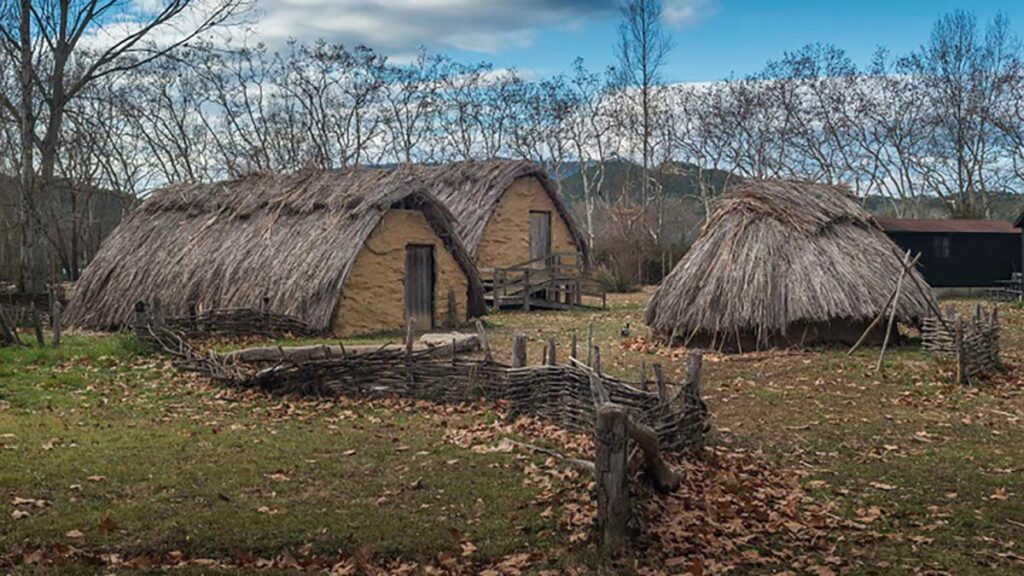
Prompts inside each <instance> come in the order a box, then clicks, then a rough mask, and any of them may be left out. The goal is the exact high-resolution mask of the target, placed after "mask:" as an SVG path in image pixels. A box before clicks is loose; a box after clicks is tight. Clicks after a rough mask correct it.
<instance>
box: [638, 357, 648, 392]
mask: <svg viewBox="0 0 1024 576" xmlns="http://www.w3.org/2000/svg"><path fill="white" fill-rule="evenodd" d="M640 389H641V390H643V391H644V392H647V391H649V390H650V386H648V385H647V360H640Z"/></svg>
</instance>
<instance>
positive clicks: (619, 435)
mask: <svg viewBox="0 0 1024 576" xmlns="http://www.w3.org/2000/svg"><path fill="white" fill-rule="evenodd" d="M628 420H629V418H628V416H627V415H626V411H625V409H624V408H623V407H621V406H618V405H615V404H604V405H603V406H601V407H600V408H599V409H598V410H597V425H596V431H595V434H594V444H595V457H594V475H595V478H596V487H595V490H596V491H597V533H598V538H599V545H600V548H601V552H602V553H604V554H606V555H610V556H614V555H617V554H620V553H621V552H622V551H623V550H624V549H625V547H626V544H627V542H628V540H629V521H630V510H631V507H630V501H629V477H628V474H629V470H628V462H627V461H626V456H627V453H626V448H627V442H626V439H627V426H628Z"/></svg>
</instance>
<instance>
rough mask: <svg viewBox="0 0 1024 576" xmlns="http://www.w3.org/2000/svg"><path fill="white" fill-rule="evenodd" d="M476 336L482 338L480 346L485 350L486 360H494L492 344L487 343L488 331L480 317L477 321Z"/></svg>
mask: <svg viewBox="0 0 1024 576" xmlns="http://www.w3.org/2000/svg"><path fill="white" fill-rule="evenodd" d="M476 336H477V338H479V339H480V348H481V349H482V350H483V351H484V361H485V362H494V356H493V355H491V346H490V345H489V344H488V343H487V331H485V330H484V323H483V322H481V321H480V320H479V319H478V320H477V321H476Z"/></svg>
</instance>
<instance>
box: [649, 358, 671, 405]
mask: <svg viewBox="0 0 1024 576" xmlns="http://www.w3.org/2000/svg"><path fill="white" fill-rule="evenodd" d="M651 368H653V369H654V383H655V384H657V386H658V399H659V400H661V401H662V402H668V389H667V388H666V386H665V372H664V371H663V370H662V368H661V364H655V365H654V366H652V367H651Z"/></svg>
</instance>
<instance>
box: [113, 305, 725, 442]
mask: <svg viewBox="0 0 1024 576" xmlns="http://www.w3.org/2000/svg"><path fill="white" fill-rule="evenodd" d="M136 312H137V320H136V322H135V325H134V326H133V328H134V330H135V332H136V334H137V335H138V336H139V337H140V338H141V339H143V340H144V341H146V342H148V343H149V344H150V345H152V346H153V347H155V348H156V349H158V350H161V351H163V352H165V353H167V354H169V355H170V356H171V357H172V358H173V359H174V362H175V364H176V365H177V366H178V367H179V368H181V369H184V370H189V371H194V372H198V373H201V374H204V375H206V376H209V377H210V378H213V379H215V380H218V381H220V382H222V383H225V384H227V385H230V386H236V387H240V388H254V389H260V390H265V391H268V392H272V393H279V394H287V393H298V394H306V395H315V396H348V397H374V396H391V395H394V396H401V397H407V398H415V399H422V400H430V401H435V402H442V403H444V402H448V403H450V402H466V401H472V400H476V399H480V398H486V399H489V400H504V401H507V402H508V404H509V409H510V411H511V413H512V414H514V415H516V414H524V415H525V414H528V415H534V416H539V417H542V418H545V419H547V420H549V421H551V422H553V423H556V424H558V425H560V426H562V427H564V428H566V429H567V430H571V431H575V432H586V433H591V432H593V431H594V427H595V423H596V409H595V405H594V400H593V393H592V390H591V376H592V375H597V376H599V378H600V381H601V382H602V383H603V384H604V387H605V388H606V389H607V391H608V396H609V399H610V401H611V402H614V403H615V404H617V405H620V406H622V407H624V409H625V410H626V411H627V412H628V413H629V415H630V417H631V418H634V419H635V420H636V421H638V422H640V423H642V424H644V425H646V426H648V427H650V428H651V429H652V430H654V432H655V433H656V434H657V436H658V439H659V441H660V443H661V447H662V449H664V450H669V451H682V450H685V449H688V448H694V447H697V446H700V445H702V444H703V443H704V440H705V436H706V433H707V432H708V430H709V428H710V424H709V416H708V410H707V405H706V404H705V403H704V401H703V400H702V399H701V395H700V380H699V371H697V377H695V378H692V379H690V380H689V381H687V382H684V383H682V384H677V385H673V384H670V383H665V385H664V386H661V387H659V388H660V389H661V390H662V392H661V393H657V392H647V391H645V390H642V389H641V388H643V387H644V386H642V385H639V384H633V383H629V382H626V381H624V380H620V379H617V378H613V377H611V376H608V375H607V374H600V373H599V372H598V371H595V370H594V369H592V368H590V367H588V366H585V365H583V364H580V363H579V362H574V361H572V360H571V362H572V363H571V364H570V365H550V364H549V365H541V366H526V367H512V366H508V365H504V364H501V363H497V362H494V361H491V360H482V361H480V360H469V359H462V358H458V357H457V356H456V355H455V354H449V355H448V356H447V357H444V356H443V355H439V354H438V353H437V351H436V350H411V349H408V348H407V349H406V350H394V349H381V350H379V351H371V352H366V353H360V354H346V355H343V356H338V357H329V358H323V359H314V360H303V361H292V360H283V361H281V362H279V363H276V364H274V365H272V366H269V367H265V368H264V367H260V366H258V365H252V364H240V363H232V362H229V361H227V360H226V359H225V358H224V357H223V356H220V355H218V354H215V353H212V352H205V351H202V350H200V349H199V348H196V347H195V346H193V345H192V344H191V343H190V342H189V337H188V336H186V335H185V334H183V333H182V332H181V331H179V330H177V329H176V328H175V327H173V325H171V324H169V323H168V324H164V323H162V322H161V320H160V319H159V318H158V317H153V316H150V315H148V314H146V313H145V309H144V307H142V309H141V310H140V306H138V305H137V307H136ZM670 387H672V388H673V389H674V390H676V394H675V396H674V397H671V398H669V397H668V396H667V394H665V393H664V390H666V389H669V388H670Z"/></svg>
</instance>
